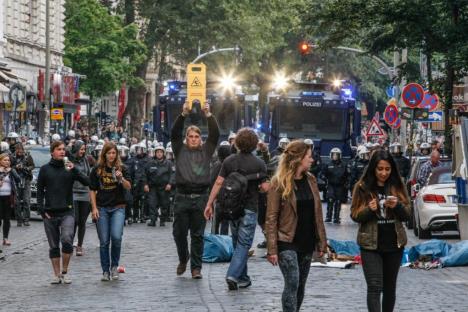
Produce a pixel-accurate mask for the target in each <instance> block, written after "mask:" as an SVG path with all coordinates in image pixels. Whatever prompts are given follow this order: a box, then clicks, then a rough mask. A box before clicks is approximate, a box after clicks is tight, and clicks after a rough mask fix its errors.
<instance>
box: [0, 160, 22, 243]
mask: <svg viewBox="0 0 468 312" xmlns="http://www.w3.org/2000/svg"><path fill="white" fill-rule="evenodd" d="M20 183H21V179H20V177H19V175H18V173H17V172H16V170H15V169H12V168H11V161H10V156H8V154H6V153H4V154H1V155H0V218H1V219H0V224H2V223H3V245H5V246H10V245H11V242H10V241H9V240H8V234H9V233H10V219H11V216H12V214H13V206H14V204H15V199H16V194H17V193H16V190H17V185H18V184H20Z"/></svg>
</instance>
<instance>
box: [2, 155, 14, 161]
mask: <svg viewBox="0 0 468 312" xmlns="http://www.w3.org/2000/svg"><path fill="white" fill-rule="evenodd" d="M7 157H8V159H10V155H9V154H8V153H3V154H0V161H2V160H4V159H5V158H7ZM10 160H11V159H10Z"/></svg>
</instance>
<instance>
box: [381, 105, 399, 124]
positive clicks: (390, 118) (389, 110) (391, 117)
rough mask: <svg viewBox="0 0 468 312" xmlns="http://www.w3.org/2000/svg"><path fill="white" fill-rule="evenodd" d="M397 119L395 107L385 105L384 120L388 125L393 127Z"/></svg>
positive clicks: (396, 108)
mask: <svg viewBox="0 0 468 312" xmlns="http://www.w3.org/2000/svg"><path fill="white" fill-rule="evenodd" d="M397 119H399V114H398V107H396V105H387V107H386V108H385V111H384V120H385V122H386V123H388V124H389V125H393V124H394V123H395V122H396V121H397Z"/></svg>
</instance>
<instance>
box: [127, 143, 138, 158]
mask: <svg viewBox="0 0 468 312" xmlns="http://www.w3.org/2000/svg"><path fill="white" fill-rule="evenodd" d="M137 145H138V144H133V145H132V146H130V150H129V153H130V156H135V155H136V147H137Z"/></svg>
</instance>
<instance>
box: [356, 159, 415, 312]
mask: <svg viewBox="0 0 468 312" xmlns="http://www.w3.org/2000/svg"><path fill="white" fill-rule="evenodd" d="M402 181H403V180H402V179H401V177H400V174H399V173H398V168H397V166H396V164H395V161H394V160H393V157H392V156H391V155H390V153H389V152H388V151H384V150H378V151H375V152H374V153H373V154H372V157H371V159H370V161H369V165H368V167H367V169H366V171H365V172H364V174H363V175H362V177H361V179H360V180H359V181H358V183H357V184H356V186H355V187H354V191H353V201H352V204H351V218H352V219H353V220H354V221H356V222H358V223H359V231H358V237H357V242H358V244H359V245H360V247H361V258H362V267H363V271H364V277H365V279H366V283H367V308H368V310H369V311H371V312H374V311H376V312H377V311H378V312H380V311H384V312H387V311H393V308H394V306H395V294H396V281H397V276H398V271H399V269H400V263H401V257H402V254H403V249H404V246H405V245H406V242H407V238H406V231H405V229H404V227H403V224H402V222H403V221H405V220H406V219H407V218H408V216H409V198H408V195H407V193H406V188H405V186H404V185H403V182H402ZM382 293H383V299H382V302H381V301H380V296H381V294H382Z"/></svg>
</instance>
